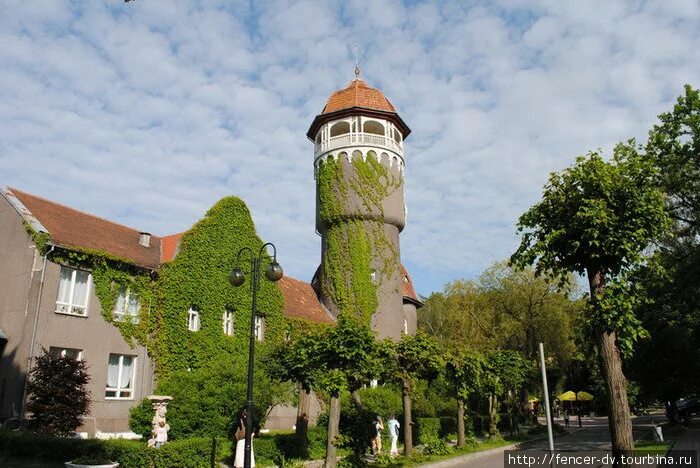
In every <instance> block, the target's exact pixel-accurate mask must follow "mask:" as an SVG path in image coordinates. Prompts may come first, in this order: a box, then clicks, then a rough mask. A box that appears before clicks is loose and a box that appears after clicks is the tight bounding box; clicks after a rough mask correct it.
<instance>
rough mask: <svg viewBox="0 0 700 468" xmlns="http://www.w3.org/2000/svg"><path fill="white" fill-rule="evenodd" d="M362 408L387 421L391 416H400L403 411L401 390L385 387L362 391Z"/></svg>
mask: <svg viewBox="0 0 700 468" xmlns="http://www.w3.org/2000/svg"><path fill="white" fill-rule="evenodd" d="M360 398H361V399H362V407H363V408H364V409H367V411H369V412H370V413H372V414H374V415H375V416H376V415H380V416H382V417H383V418H384V420H387V419H388V417H389V415H390V414H393V415H395V416H398V415H399V414H401V412H402V411H403V402H402V400H401V390H399V389H397V388H395V387H393V386H387V385H383V386H381V387H375V388H363V389H361V390H360Z"/></svg>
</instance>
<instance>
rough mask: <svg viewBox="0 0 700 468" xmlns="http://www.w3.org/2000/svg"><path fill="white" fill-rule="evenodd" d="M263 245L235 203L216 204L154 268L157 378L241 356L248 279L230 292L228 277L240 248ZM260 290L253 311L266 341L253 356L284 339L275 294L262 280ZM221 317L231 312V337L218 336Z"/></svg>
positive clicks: (278, 295) (248, 310)
mask: <svg viewBox="0 0 700 468" xmlns="http://www.w3.org/2000/svg"><path fill="white" fill-rule="evenodd" d="M262 245H263V241H262V240H261V239H260V238H259V237H258V236H257V234H256V232H255V226H254V224H253V219H252V218H251V216H250V212H249V211H248V208H247V207H246V205H245V203H244V202H243V201H242V200H241V199H239V198H237V197H226V198H223V199H221V200H220V201H219V202H218V203H216V204H215V205H214V206H213V207H212V208H211V209H210V210H209V211H208V212H207V214H206V215H205V217H204V218H203V219H201V220H200V221H199V222H198V223H197V224H195V225H194V226H193V227H192V228H191V229H190V230H189V231H187V232H186V233H185V234H184V235H183V237H182V241H181V246H180V252H179V253H178V255H177V257H176V258H175V259H174V260H173V261H172V262H171V263H170V264H168V265H165V266H164V267H163V268H162V269H161V271H160V277H159V279H158V282H157V291H158V302H159V307H158V312H157V316H156V317H155V323H154V332H155V333H154V337H153V346H152V352H151V354H152V355H153V357H154V359H155V361H156V365H157V368H158V372H159V374H160V375H167V374H169V373H171V372H174V371H178V370H187V369H197V368H201V367H205V366H208V365H210V364H211V363H213V362H217V361H221V360H226V359H228V358H230V357H232V356H234V355H242V354H245V355H246V356H247V353H248V336H249V334H248V333H249V330H250V320H251V291H250V281H251V279H252V276H251V275H250V274H249V273H248V275H247V278H246V283H245V284H244V285H243V286H241V287H238V288H234V287H233V286H231V285H230V284H229V282H228V279H227V275H228V272H229V271H230V270H231V268H233V267H234V265H235V262H236V254H237V253H238V251H239V250H240V249H241V248H243V247H250V248H251V249H252V250H253V251H254V252H255V253H256V254H257V252H258V250H259V249H260V247H261V246H262ZM246 265H247V264H246ZM246 265H241V266H242V267H245V266H246ZM259 284H260V289H259V291H258V307H257V308H258V313H259V314H260V315H262V316H264V317H265V327H264V329H265V339H264V341H262V342H260V343H258V346H256V352H257V353H258V356H259V357H260V356H261V355H264V354H266V353H267V352H268V351H269V350H270V348H271V347H273V346H274V345H275V344H276V343H279V342H281V341H282V340H283V338H284V334H285V320H284V311H283V310H284V299H283V297H282V293H281V291H280V289H279V287H278V286H277V285H276V284H275V283H272V282H270V281H268V280H267V279H266V278H265V276H264V273H263V274H261V278H260V283H259ZM191 307H192V308H194V309H196V310H198V311H199V317H200V324H201V327H200V330H199V331H196V332H192V331H189V330H188V328H187V314H188V310H189V309H190V308H191ZM225 310H230V311H232V312H233V316H234V333H233V336H227V335H225V334H224V331H223V326H222V319H223V313H224V311H225Z"/></svg>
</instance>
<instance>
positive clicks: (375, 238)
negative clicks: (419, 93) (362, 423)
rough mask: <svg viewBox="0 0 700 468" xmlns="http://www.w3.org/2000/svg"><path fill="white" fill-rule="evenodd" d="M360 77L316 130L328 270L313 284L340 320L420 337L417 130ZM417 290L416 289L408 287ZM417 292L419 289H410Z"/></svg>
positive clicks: (312, 132)
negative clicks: (409, 223) (410, 207)
mask: <svg viewBox="0 0 700 468" xmlns="http://www.w3.org/2000/svg"><path fill="white" fill-rule="evenodd" d="M355 73H356V78H355V79H354V80H353V81H351V82H350V84H349V85H348V86H347V87H345V88H343V89H341V90H339V91H336V92H334V93H332V94H331V95H330V97H329V98H328V101H327V102H326V105H325V107H324V108H323V110H322V111H321V113H320V114H319V115H317V116H316V118H315V119H314V121H313V122H312V123H311V127H310V128H309V131H308V132H307V137H308V138H309V139H310V140H311V141H312V142H313V143H314V178H315V180H316V232H317V233H318V234H319V235H320V236H321V265H320V267H319V269H318V271H317V273H316V275H315V276H314V280H313V281H312V283H313V285H314V287H315V289H316V291H317V293H318V294H319V297H320V300H321V302H322V303H323V304H324V306H325V307H326V308H327V309H328V310H329V311H330V312H331V313H332V314H334V315H336V316H339V315H341V314H342V315H344V316H349V317H354V318H356V319H357V320H360V321H363V322H365V323H369V324H371V325H372V328H373V329H374V330H375V331H376V332H378V334H379V337H380V338H384V337H391V338H394V339H398V338H400V336H401V334H402V333H405V332H408V333H411V332H412V331H413V330H415V320H416V319H415V307H413V309H412V310H413V313H412V314H411V313H410V311H409V312H408V313H407V312H406V311H405V310H404V309H405V308H404V294H403V291H404V290H405V286H404V285H403V284H402V283H403V282H407V283H408V282H409V281H410V279H409V278H408V275H407V274H406V273H405V270H404V269H403V267H402V266H401V259H400V245H399V234H400V233H401V231H402V230H403V228H404V227H405V225H406V205H405V202H404V192H403V188H404V139H405V138H406V137H407V136H408V135H409V133H410V132H411V130H410V129H409V128H408V126H407V125H406V123H405V122H404V121H403V120H402V119H401V117H399V115H398V113H397V112H396V109H395V108H394V106H393V105H392V104H391V102H389V100H388V99H387V98H386V97H385V96H384V94H383V93H382V92H381V91H380V90H378V89H376V88H372V87H370V86H368V85H367V84H366V83H365V82H364V81H362V80H360V79H359V69H357V68H356V72H355ZM409 285H410V283H409ZM411 290H412V287H411Z"/></svg>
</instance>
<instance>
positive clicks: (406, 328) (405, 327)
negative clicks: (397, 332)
mask: <svg viewBox="0 0 700 468" xmlns="http://www.w3.org/2000/svg"><path fill="white" fill-rule="evenodd" d="M403 334H404V335H408V320H406V319H403Z"/></svg>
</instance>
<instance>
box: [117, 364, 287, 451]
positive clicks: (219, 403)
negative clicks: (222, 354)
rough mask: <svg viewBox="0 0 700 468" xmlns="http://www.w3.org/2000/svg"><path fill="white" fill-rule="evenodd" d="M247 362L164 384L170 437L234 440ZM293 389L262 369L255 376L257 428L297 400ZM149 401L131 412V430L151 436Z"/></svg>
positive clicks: (180, 375) (183, 375) (180, 374)
mask: <svg viewBox="0 0 700 468" xmlns="http://www.w3.org/2000/svg"><path fill="white" fill-rule="evenodd" d="M246 375H247V362H246V361H245V360H244V359H242V358H240V359H239V358H232V359H231V360H227V361H225V362H220V363H215V364H212V367H210V368H201V369H196V370H193V371H192V372H176V373H174V374H172V375H170V376H168V378H165V379H163V380H162V381H160V382H158V388H157V393H158V394H160V395H170V396H172V397H173V401H172V402H170V404H168V416H167V418H168V424H169V425H170V432H169V433H168V436H169V438H170V439H172V440H177V439H183V438H188V437H211V436H212V435H215V436H217V437H225V438H229V437H230V436H231V434H233V428H234V427H235V426H236V425H237V424H238V417H239V414H240V412H241V410H242V409H243V408H244V407H245V405H246V387H247V381H246ZM291 388H292V386H291V384H279V383H273V382H272V381H271V380H270V378H269V377H268V376H267V375H266V374H265V372H263V371H262V370H258V371H256V372H255V382H254V401H255V403H256V404H255V408H254V421H253V425H254V426H255V427H260V426H261V425H262V424H263V423H264V420H263V418H264V416H265V415H266V414H267V410H268V409H269V408H271V407H272V406H274V405H275V404H277V403H281V402H283V401H285V400H287V399H289V397H290V396H291V392H290V389H291ZM150 407H151V404H150V402H149V401H148V400H144V401H143V402H142V403H141V405H139V406H137V407H136V408H135V409H133V410H132V411H131V413H130V417H129V427H130V428H131V430H132V431H134V432H135V433H137V434H142V435H149V434H150V426H151V418H152V417H153V410H152V409H150Z"/></svg>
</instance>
